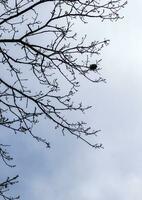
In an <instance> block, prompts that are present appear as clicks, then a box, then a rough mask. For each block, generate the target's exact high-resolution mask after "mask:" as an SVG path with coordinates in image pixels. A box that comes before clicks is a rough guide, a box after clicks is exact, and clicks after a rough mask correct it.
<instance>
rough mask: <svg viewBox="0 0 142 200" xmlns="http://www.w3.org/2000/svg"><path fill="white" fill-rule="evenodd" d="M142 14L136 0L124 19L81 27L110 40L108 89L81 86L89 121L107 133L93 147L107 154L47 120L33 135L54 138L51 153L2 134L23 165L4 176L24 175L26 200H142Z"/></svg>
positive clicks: (141, 5) (107, 49) (19, 188)
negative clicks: (50, 125)
mask: <svg viewBox="0 0 142 200" xmlns="http://www.w3.org/2000/svg"><path fill="white" fill-rule="evenodd" d="M141 8H142V2H141V1H140V0H135V1H129V2H128V5H127V6H126V7H125V9H124V10H123V11H122V14H123V15H124V16H125V18H124V19H123V20H121V21H118V22H116V23H112V22H104V23H102V22H93V21H90V23H89V24H88V25H86V26H85V27H83V26H80V27H78V26H77V27H78V31H80V34H81V33H87V35H88V37H89V39H90V40H94V39H96V38H97V39H104V38H108V39H110V40H111V42H110V45H109V46H108V47H105V49H104V50H103V52H102V55H101V56H102V59H103V60H102V62H101V65H102V67H103V69H102V74H103V77H104V78H106V79H107V83H106V84H104V83H100V84H96V85H95V86H94V85H91V84H89V83H86V82H85V83H82V87H81V94H82V99H83V96H85V99H84V101H85V103H86V104H92V105H93V106H94V109H93V110H92V111H90V112H89V113H88V115H87V119H88V120H89V121H90V122H91V123H92V124H93V123H94V122H95V126H96V127H97V128H98V129H100V128H101V130H102V131H101V133H100V135H99V136H98V137H97V138H94V141H97V142H102V143H103V145H104V147H105V148H104V149H103V150H94V149H92V148H90V147H89V146H87V145H86V144H83V143H82V142H81V141H79V140H77V139H76V138H74V137H72V136H65V137H63V136H61V135H60V134H57V133H56V134H54V131H53V130H52V128H50V129H49V128H48V127H47V123H48V122H41V123H40V124H39V125H38V126H37V127H36V128H35V129H34V131H35V133H36V134H39V132H40V133H41V134H43V135H44V134H45V135H47V139H48V137H49V138H50V141H51V144H52V148H51V149H50V150H46V149H45V148H44V146H42V145H40V144H37V143H36V142H35V141H33V139H32V138H31V137H28V136H25V135H21V136H20V135H13V134H12V135H8V136H7V137H5V132H7V130H4V129H1V131H2V134H1V136H0V137H1V141H2V142H3V143H6V144H7V143H8V142H9V143H10V144H11V145H12V146H11V147H10V152H11V154H12V155H13V156H14V161H13V162H15V163H16V164H17V166H16V168H15V169H11V170H10V171H9V168H5V166H3V167H2V168H1V169H2V172H3V175H5V176H7V175H8V173H11V174H13V175H15V174H19V175H20V178H19V181H20V183H19V184H17V185H15V186H14V187H13V189H15V193H17V194H20V195H21V200H39V199H41V200H47V199H48V200H76V199H77V200H114V199H115V200H127V199H129V200H134V199H135V200H141V199H142V156H141V152H142V135H141V134H142V130H141V129H142V122H141V120H142V93H141V86H142V68H141V65H142V56H141V48H142V38H141V36H142V27H141V19H142V12H141ZM92 27H94V29H93V28H92ZM86 30H88V32H87V31H86ZM48 134H49V136H48Z"/></svg>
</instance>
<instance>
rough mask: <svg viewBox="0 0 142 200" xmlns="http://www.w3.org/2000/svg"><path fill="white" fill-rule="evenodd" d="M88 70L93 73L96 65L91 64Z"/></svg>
mask: <svg viewBox="0 0 142 200" xmlns="http://www.w3.org/2000/svg"><path fill="white" fill-rule="evenodd" d="M89 69H90V70H91V71H95V70H96V69H97V65H96V64H91V65H90V67H89Z"/></svg>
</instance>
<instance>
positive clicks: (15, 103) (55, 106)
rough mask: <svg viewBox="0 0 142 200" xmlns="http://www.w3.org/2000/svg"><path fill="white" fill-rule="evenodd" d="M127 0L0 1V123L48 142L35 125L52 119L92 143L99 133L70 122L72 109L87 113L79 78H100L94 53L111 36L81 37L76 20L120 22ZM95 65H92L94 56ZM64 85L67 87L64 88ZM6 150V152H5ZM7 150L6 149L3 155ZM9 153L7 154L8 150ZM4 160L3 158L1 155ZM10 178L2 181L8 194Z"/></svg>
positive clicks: (97, 80)
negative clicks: (80, 96) (90, 137)
mask: <svg viewBox="0 0 142 200" xmlns="http://www.w3.org/2000/svg"><path fill="white" fill-rule="evenodd" d="M126 3H127V2H126V1H125V0H114V1H112V0H110V1H108V0H102V1H99V0H74V1H73V0H55V1H52V0H15V1H10V0H1V1H0V63H1V69H0V70H1V71H0V117H1V118H0V125H1V126H3V127H6V128H8V129H11V130H12V131H14V132H15V133H17V132H22V133H27V134H30V135H31V136H32V137H33V138H35V139H36V140H37V141H39V142H42V143H44V144H46V147H47V148H49V147H50V143H49V141H46V139H44V138H42V137H40V135H38V136H37V135H35V134H34V133H33V132H32V127H33V126H34V125H35V124H36V123H38V122H39V121H40V119H42V118H47V120H51V121H52V122H53V123H54V125H55V128H59V130H60V131H61V132H62V133H63V134H67V133H69V134H72V135H74V136H76V137H77V138H79V139H81V140H82V141H84V142H86V143H87V144H89V145H90V146H92V147H95V148H100V147H102V144H97V143H95V144H92V143H90V142H89V141H88V140H87V138H86V136H88V135H96V134H97V132H98V131H99V130H93V128H92V127H89V126H87V124H86V122H83V121H78V120H77V121H71V119H70V118H69V117H68V115H70V113H71V112H72V113H74V112H78V111H81V112H83V113H84V112H85V111H86V110H87V109H89V108H91V106H87V107H84V106H83V105H82V102H81V103H79V104H78V105H77V103H76V102H74V100H73V99H74V98H73V97H74V95H75V94H76V92H77V91H78V89H79V87H80V85H79V80H80V79H79V77H80V76H82V77H83V78H84V79H87V80H89V81H91V82H92V83H98V82H101V81H105V80H104V79H103V78H102V77H100V75H99V73H98V70H99V68H98V67H97V66H98V65H99V60H97V59H96V56H97V55H99V54H100V52H101V49H102V48H103V47H104V46H106V45H108V43H109V40H103V41H92V42H91V43H90V44H86V43H87V42H86V36H84V37H83V38H81V39H80V41H79V39H78V34H77V33H76V32H74V29H73V24H74V23H75V21H76V20H78V21H79V20H80V21H81V22H82V23H84V24H85V23H87V20H88V19H89V18H91V19H92V20H93V19H100V20H102V21H104V20H111V21H116V20H118V19H120V18H121V17H120V16H119V11H120V9H121V8H123V7H124V6H125V5H126ZM92 59H93V60H95V63H96V64H91V60H92ZM65 85H66V88H65ZM1 152H2V151H1ZM3 155H5V154H3ZM6 155H7V154H6ZM1 157H2V158H3V161H4V162H5V161H6V160H5V157H3V156H2V154H1ZM15 179H17V176H16V177H14V178H13V179H12V178H11V179H10V178H9V179H7V184H6V185H4V182H3V183H1V184H0V195H1V196H2V197H3V198H4V199H10V198H8V197H4V196H3V194H4V193H5V192H3V191H4V190H5V186H9V185H10V184H14V183H16V182H15Z"/></svg>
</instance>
